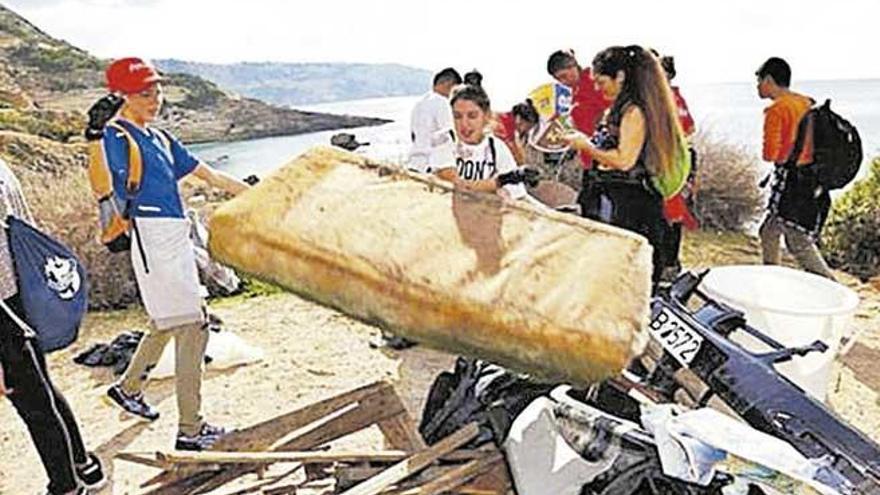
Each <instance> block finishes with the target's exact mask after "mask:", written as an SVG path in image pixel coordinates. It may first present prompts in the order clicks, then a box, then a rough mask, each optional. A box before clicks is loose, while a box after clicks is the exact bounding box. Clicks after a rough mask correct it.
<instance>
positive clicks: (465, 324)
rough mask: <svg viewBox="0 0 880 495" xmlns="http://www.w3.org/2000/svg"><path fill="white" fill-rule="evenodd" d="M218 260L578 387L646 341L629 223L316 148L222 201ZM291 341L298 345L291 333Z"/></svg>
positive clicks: (643, 259) (645, 292)
mask: <svg viewBox="0 0 880 495" xmlns="http://www.w3.org/2000/svg"><path fill="white" fill-rule="evenodd" d="M210 231H211V235H210V243H209V244H210V250H211V253H212V255H213V256H214V257H216V258H217V259H218V260H219V261H221V262H223V263H226V264H229V265H231V266H233V267H235V268H237V269H239V270H243V271H245V272H247V273H250V274H252V275H254V276H256V277H258V278H260V279H263V280H266V281H270V282H273V283H276V284H278V285H281V286H282V287H284V288H286V289H288V290H290V291H293V292H295V293H297V294H300V295H303V296H305V297H308V298H310V299H313V300H316V301H318V302H320V303H322V304H326V305H329V306H331V307H334V308H337V309H338V310H340V311H342V312H344V313H347V314H349V315H352V316H354V317H357V318H360V319H362V320H366V321H368V322H371V323H374V324H377V325H379V326H382V327H384V328H387V329H389V330H391V331H393V332H395V333H398V334H400V335H404V336H406V337H409V338H411V339H414V340H416V341H419V342H421V343H423V344H426V345H429V346H433V347H436V348H439V349H443V350H446V351H449V352H453V353H460V354H466V355H471V356H476V357H480V358H484V359H488V360H492V361H495V362H497V363H499V364H502V365H506V366H509V367H511V368H514V369H517V370H521V371H528V372H531V373H534V374H537V375H541V376H544V377H546V378H552V379H558V380H566V381H570V382H574V383H585V382H589V381H593V380H596V379H600V378H602V377H606V376H608V375H611V374H614V373H616V372H618V371H620V369H622V368H623V367H624V366H625V364H626V363H627V361H628V360H629V359H630V358H631V357H633V356H634V355H635V354H637V353H638V352H640V351H641V349H642V347H643V345H644V343H645V342H646V339H647V337H646V335H645V333H644V332H643V328H644V326H645V323H646V320H647V317H648V307H649V294H650V273H651V252H650V247H649V246H648V244H647V242H646V241H645V240H644V239H643V238H641V237H639V236H636V235H634V234H631V233H629V232H626V231H623V230H620V229H616V228H613V227H609V226H606V225H602V224H599V223H596V222H591V221H588V220H584V219H581V218H578V217H575V216H573V215H567V214H563V213H558V212H554V211H550V210H546V209H541V208H536V207H534V206H531V205H527V204H521V203H517V204H511V203H510V202H505V201H502V200H501V199H500V198H499V197H497V196H496V195H491V194H480V193H467V192H461V191H453V189H451V187H449V184H448V183H446V182H443V181H441V180H439V179H437V178H435V177H426V176H420V175H417V174H412V173H410V172H406V171H403V170H401V169H399V168H396V167H393V166H389V165H386V164H379V163H375V162H371V161H369V160H367V159H365V158H364V157H362V156H359V155H356V154H353V153H348V152H345V151H342V150H337V149H333V148H323V147H322V148H315V149H312V150H310V151H309V152H307V153H305V154H303V155H302V156H300V157H298V158H296V159H294V160H293V161H291V162H289V163H288V164H286V165H284V166H283V167H281V168H280V169H278V170H277V171H276V172H274V173H273V174H272V175H270V176H268V177H266V178H265V179H263V181H262V182H260V183H259V184H258V185H257V186H256V187H254V188H253V189H251V190H249V191H247V192H245V193H243V194H241V195H240V196H238V197H237V198H235V199H233V200H232V201H229V202H228V203H226V204H224V205H222V206H221V207H220V208H219V209H218V210H217V211H216V212H215V214H214V215H213V217H212V218H211V221H210ZM290 345H297V344H296V343H295V342H291V343H290Z"/></svg>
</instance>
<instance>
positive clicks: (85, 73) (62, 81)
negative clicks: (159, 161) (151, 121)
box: [0, 5, 384, 142]
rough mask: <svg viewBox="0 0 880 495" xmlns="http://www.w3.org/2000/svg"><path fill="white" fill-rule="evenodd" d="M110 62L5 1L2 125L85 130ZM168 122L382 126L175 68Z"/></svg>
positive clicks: (277, 127) (279, 127)
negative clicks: (254, 94)
mask: <svg viewBox="0 0 880 495" xmlns="http://www.w3.org/2000/svg"><path fill="white" fill-rule="evenodd" d="M106 64H107V61H105V60H100V59H98V58H96V57H94V56H92V55H90V54H89V53H87V52H85V51H83V50H81V49H79V48H77V47H75V46H73V45H71V44H69V43H67V42H65V41H63V40H57V39H54V38H52V37H51V36H49V35H48V34H46V33H44V32H43V31H41V30H40V29H39V28H37V27H36V26H34V25H33V24H31V23H29V22H28V21H27V20H25V19H24V18H22V17H21V16H19V15H17V14H15V13H14V12H13V11H11V10H9V9H7V8H5V7H3V6H2V5H0V129H5V130H15V131H21V132H25V133H28V134H37V135H40V136H43V137H47V138H50V139H53V140H57V141H67V140H69V139H70V138H72V137H75V136H77V135H78V134H79V133H80V130H81V129H82V125H83V123H84V111H85V110H86V109H87V108H88V107H89V105H90V104H91V102H93V101H94V100H95V99H97V98H98V97H100V96H101V95H102V94H103V93H104V89H103V69H104V67H105V66H106ZM165 86H166V88H165V89H166V96H167V103H166V105H165V107H164V108H163V112H162V115H161V121H160V122H159V125H160V126H163V127H165V128H167V129H169V130H170V131H172V132H174V133H176V134H177V135H179V136H180V137H181V138H182V139H183V140H185V141H189V142H194V141H221V140H238V139H249V138H256V137H267V136H278V135H288V134H300V133H305V132H314V131H321V130H329V129H336V128H346V127H360V126H365V125H375V124H380V123H383V122H384V121H382V120H379V119H372V118H363V117H353V116H338V115H328V114H318V113H311V112H301V111H297V110H291V109H287V108H279V107H276V106H272V105H269V104H267V103H264V102H262V101H259V100H255V99H251V98H244V97H240V96H237V95H235V94H232V93H228V92H226V91H225V90H223V89H220V87H218V86H217V85H216V84H214V83H212V82H209V81H206V80H205V79H202V78H200V77H197V76H192V75H186V74H168V81H167V83H166V85H165Z"/></svg>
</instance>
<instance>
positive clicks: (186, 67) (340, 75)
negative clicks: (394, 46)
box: [155, 59, 431, 106]
mask: <svg viewBox="0 0 880 495" xmlns="http://www.w3.org/2000/svg"><path fill="white" fill-rule="evenodd" d="M155 62H156V64H157V65H158V66H159V68H161V69H162V70H163V71H167V72H179V73H186V74H193V75H196V76H200V77H203V78H205V79H207V80H209V81H211V82H214V83H216V84H218V85H220V86H221V87H223V88H228V89H231V90H233V91H235V92H236V93H239V94H242V95H245V96H249V97H252V98H258V99H260V100H263V101H267V102H269V103H274V104H277V105H286V106H290V105H302V104H310V103H324V102H330V101H342V100H356V99H363V98H379V97H387V96H407V95H415V94H421V93H423V92H425V91H426V90H427V88H428V87H429V86H430V83H431V73H430V72H429V71H427V70H423V69H416V68H414V67H407V66H404V65H399V64H342V63H336V64H287V63H273V62H259V63H256V62H244V63H237V64H206V63H199V62H187V61H183V60H174V59H167V60H156V61H155Z"/></svg>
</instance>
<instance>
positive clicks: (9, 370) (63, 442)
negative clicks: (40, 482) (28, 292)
mask: <svg viewBox="0 0 880 495" xmlns="http://www.w3.org/2000/svg"><path fill="white" fill-rule="evenodd" d="M5 302H6V305H7V306H9V307H10V308H11V309H12V310H13V311H14V312H15V314H17V315H19V317H21V316H22V315H24V311H23V309H22V307H21V302H20V300H19V298H18V296H17V295H16V296H13V297H11V298H9V299H7V300H6V301H5ZM0 364H2V366H3V374H4V376H5V382H6V388H7V389H12V390H13V391H12V394H10V395H8V396H7V397H8V398H9V400H10V402H12V405H13V407H15V410H16V411H17V412H18V415H19V416H21V419H22V420H23V421H24V422H25V424H26V425H27V428H28V431H29V432H30V434H31V439H32V440H33V442H34V446H36V448H37V452H38V453H39V455H40V459H41V460H42V462H43V467H44V468H45V469H46V474H47V475H48V477H49V492H50V493H67V492H69V491H72V490H74V489H76V488H77V486H78V482H77V479H76V473H75V471H74V466H75V465H76V464H85V463H86V462H87V461H88V458H87V457H86V450H85V447H84V445H83V441H82V437H81V436H80V432H79V428H78V427H77V425H76V419H75V418H74V416H73V411H71V410H70V406H69V405H68V404H67V401H66V400H65V399H64V396H63V395H61V392H60V391H59V390H58V389H57V388H55V386H54V385H52V382H51V380H50V379H49V374H48V373H47V371H46V359H45V357H44V356H43V352H42V351H41V350H40V348H39V346H37V343H36V342H34V341H33V340H32V339H25V338H24V337H22V332H21V329H20V328H19V327H18V325H17V324H16V323H15V322H14V321H12V319H10V318H9V315H7V314H6V311H4V310H3V309H2V308H0Z"/></svg>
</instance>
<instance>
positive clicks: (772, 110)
mask: <svg viewBox="0 0 880 495" xmlns="http://www.w3.org/2000/svg"><path fill="white" fill-rule="evenodd" d="M812 105H813V100H811V99H810V98H808V97H806V96H804V95H800V94H797V93H786V94H784V95H782V96H780V97H779V98H777V99H776V100H774V101H773V103H772V104H771V105H770V106H768V107H767V108H765V109H764V160H766V161H768V162H773V163H777V164H781V163H785V161H787V160H788V156H789V155H791V152H792V150H793V149H794V143H795V140H796V139H797V132H798V125H799V124H800V122H801V119H802V118H803V117H804V115H806V114H807V111H808V110H809V109H810V107H811V106H812ZM812 157H813V143H812V140H810V139H807V141H806V142H805V143H804V148H803V150H802V151H801V154H800V156H799V157H798V160H797V163H798V165H802V164H805V163H810V161H812Z"/></svg>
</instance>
